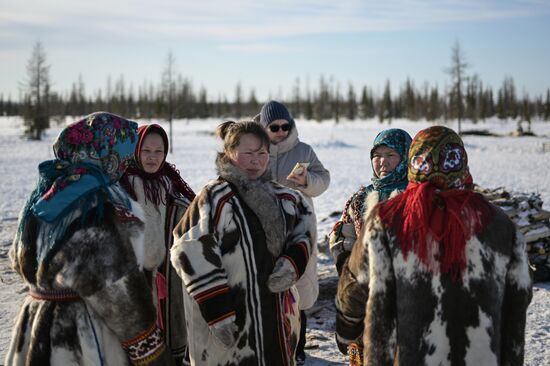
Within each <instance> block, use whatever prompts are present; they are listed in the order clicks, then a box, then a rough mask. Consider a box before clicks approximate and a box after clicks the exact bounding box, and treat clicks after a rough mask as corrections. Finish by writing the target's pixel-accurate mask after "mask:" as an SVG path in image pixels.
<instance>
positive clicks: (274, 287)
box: [171, 121, 315, 366]
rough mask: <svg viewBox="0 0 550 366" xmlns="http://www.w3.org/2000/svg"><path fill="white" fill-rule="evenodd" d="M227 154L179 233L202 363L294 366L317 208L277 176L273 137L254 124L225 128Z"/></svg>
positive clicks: (188, 308)
mask: <svg viewBox="0 0 550 366" xmlns="http://www.w3.org/2000/svg"><path fill="white" fill-rule="evenodd" d="M218 135H219V136H220V137H221V138H222V140H223V143H224V150H223V152H222V153H220V154H218V157H217V159H216V166H217V170H218V174H219V177H218V179H216V180H213V181H211V182H209V183H208V184H207V185H206V186H205V187H204V188H203V189H202V190H201V192H200V193H199V194H198V196H197V198H196V199H195V200H194V201H193V202H192V203H191V206H190V207H189V209H188V210H187V212H186V213H185V215H184V217H183V220H182V221H181V222H180V223H179V224H178V226H177V227H176V229H175V231H174V235H175V237H176V241H175V244H174V246H173V247H172V249H171V260H172V264H173V265H174V267H175V268H176V270H177V272H178V274H179V275H180V276H181V277H182V279H183V282H184V284H185V287H186V289H187V291H186V294H185V295H186V296H185V299H184V302H185V313H186V323H187V327H188V334H192V335H193V336H192V337H190V339H189V351H190V358H191V364H193V365H241V366H246V365H250V366H259V365H273V366H275V365H277V366H279V365H294V351H295V348H296V342H297V340H298V331H299V310H298V301H299V297H298V293H297V291H296V289H295V287H294V284H295V283H296V281H297V280H298V279H299V278H300V276H302V274H303V273H304V271H305V268H306V264H307V263H308V259H309V256H310V254H311V250H312V244H313V243H312V232H313V230H314V228H315V222H314V221H313V217H314V216H313V212H312V209H311V206H310V205H309V204H308V203H307V201H306V200H305V199H304V197H303V196H302V195H301V194H300V193H298V192H297V191H294V190H291V189H289V188H286V187H284V186H281V185H279V184H277V183H275V182H273V181H272V180H271V179H270V175H269V172H268V171H267V166H268V161H269V138H268V137H267V134H266V132H265V130H264V129H263V127H262V126H261V125H260V124H258V123H256V122H252V121H245V122H238V123H236V122H225V123H224V124H222V125H220V127H219V128H218Z"/></svg>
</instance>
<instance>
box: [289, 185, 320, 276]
mask: <svg viewBox="0 0 550 366" xmlns="http://www.w3.org/2000/svg"><path fill="white" fill-rule="evenodd" d="M282 201H283V202H282V205H283V209H284V211H285V212H286V213H287V214H290V215H288V217H292V220H291V222H292V225H289V226H290V231H289V233H288V237H287V243H286V247H285V250H284V252H283V254H282V256H284V257H286V258H287V259H289V260H290V261H291V263H292V265H293V266H294V269H295V270H296V273H297V274H298V277H300V276H302V275H303V274H304V271H305V270H306V266H307V263H308V261H309V258H310V256H311V253H312V252H313V245H315V243H314V242H313V240H314V239H313V238H314V237H315V235H316V234H315V230H316V223H315V215H314V213H313V208H312V207H311V205H310V204H309V203H308V202H307V200H306V199H305V198H304V196H302V195H301V194H299V193H295V194H289V193H287V194H282Z"/></svg>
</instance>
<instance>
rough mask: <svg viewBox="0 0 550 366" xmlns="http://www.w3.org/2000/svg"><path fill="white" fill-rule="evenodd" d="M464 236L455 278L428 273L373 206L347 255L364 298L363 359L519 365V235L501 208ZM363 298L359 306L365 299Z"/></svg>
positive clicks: (522, 263) (523, 300)
mask: <svg viewBox="0 0 550 366" xmlns="http://www.w3.org/2000/svg"><path fill="white" fill-rule="evenodd" d="M496 210H497V211H496V214H495V217H494V218H493V219H492V221H491V222H490V223H489V224H488V225H487V226H486V227H485V228H483V229H482V231H481V232H480V233H479V234H478V235H477V236H472V237H471V238H470V239H469V240H468V241H467V243H466V260H467V268H466V270H465V271H464V273H463V275H462V277H461V279H460V281H453V280H451V279H450V277H449V276H448V275H446V274H443V275H442V274H441V273H438V272H435V273H434V272H432V271H430V270H428V269H427V268H426V266H425V265H423V264H422V263H421V261H420V260H419V258H418V257H417V256H416V255H415V254H414V253H413V252H410V253H409V254H408V256H407V258H405V257H404V256H403V254H402V252H401V250H400V246H399V243H398V241H397V238H396V236H395V235H394V234H393V233H392V232H391V231H389V230H387V229H385V228H384V227H383V225H382V224H381V221H380V218H379V216H378V214H377V212H376V210H374V211H373V213H372V214H371V215H370V216H369V217H368V219H367V222H366V223H365V227H364V228H363V232H362V235H361V237H360V238H359V241H358V242H357V244H356V247H355V248H354V252H353V253H352V256H351V257H350V263H349V265H350V267H353V270H354V272H355V275H356V278H357V282H358V283H359V284H360V286H358V287H357V289H356V290H355V292H354V293H352V295H353V294H358V293H360V294H359V296H358V298H364V296H368V301H367V302H366V316H365V332H364V336H363V342H364V344H365V354H364V356H365V364H366V365H377V366H378V365H428V366H431V365H434V366H435V365H438V366H439V365H464V366H467V365H468V366H469V365H471V366H474V365H476V366H477V365H484V366H486V365H487V366H490V365H494V366H497V365H522V364H523V350H524V331H525V321H526V309H527V306H528V305H529V302H530V300H531V295H532V293H531V291H532V289H531V285H532V284H531V278H530V274H529V270H528V263H527V257H526V252H525V241H524V239H523V237H522V235H521V234H520V233H519V232H518V231H517V230H516V228H515V226H514V224H513V222H512V221H511V220H510V219H509V218H508V217H507V216H506V215H505V214H504V213H503V212H502V211H500V210H498V209H496ZM364 304H365V303H364V302H363V306H364Z"/></svg>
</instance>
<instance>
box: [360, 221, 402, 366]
mask: <svg viewBox="0 0 550 366" xmlns="http://www.w3.org/2000/svg"><path fill="white" fill-rule="evenodd" d="M365 226H366V228H365V232H366V235H365V236H366V237H365V242H366V244H367V245H368V252H369V254H368V255H369V259H370V261H369V294H368V301H367V313H366V317H365V332H364V336H363V343H364V345H365V349H364V353H365V354H364V359H365V365H376V366H379V365H380V366H391V365H393V361H394V355H395V349H394V348H395V344H394V342H392V337H393V333H394V331H395V324H396V314H397V310H396V304H397V303H396V287H395V274H394V271H393V263H392V256H391V252H390V248H389V242H388V235H387V233H386V231H385V229H384V228H383V227H382V225H381V223H380V219H379V217H378V215H370V216H369V219H368V220H367V222H366V223H365Z"/></svg>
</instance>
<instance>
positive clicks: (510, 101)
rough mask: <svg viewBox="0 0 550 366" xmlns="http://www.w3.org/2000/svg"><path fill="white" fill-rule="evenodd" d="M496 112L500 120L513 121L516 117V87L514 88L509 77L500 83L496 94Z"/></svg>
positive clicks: (512, 81)
mask: <svg viewBox="0 0 550 366" xmlns="http://www.w3.org/2000/svg"><path fill="white" fill-rule="evenodd" d="M497 110H498V116H499V118H501V119H505V118H512V119H515V118H517V116H518V105H517V98H516V87H515V86H514V79H513V78H512V77H511V76H507V77H505V78H504V81H503V82H502V87H501V88H500V90H499V92H498V106H497Z"/></svg>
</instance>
